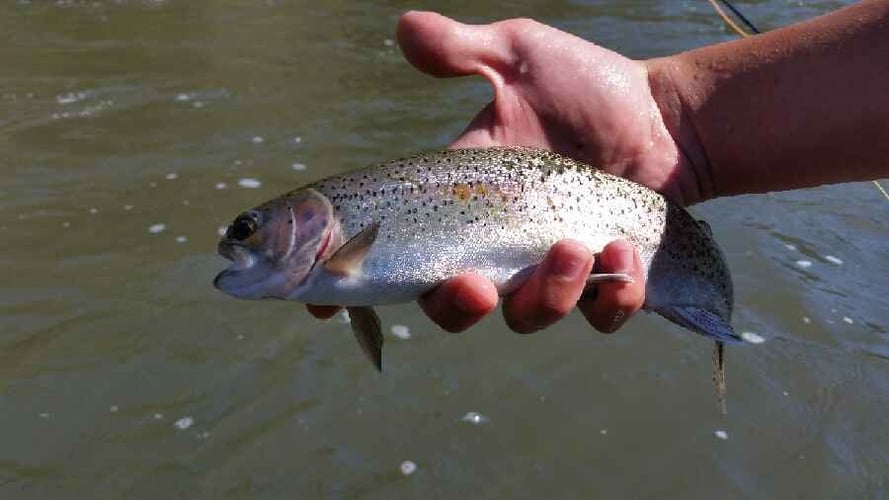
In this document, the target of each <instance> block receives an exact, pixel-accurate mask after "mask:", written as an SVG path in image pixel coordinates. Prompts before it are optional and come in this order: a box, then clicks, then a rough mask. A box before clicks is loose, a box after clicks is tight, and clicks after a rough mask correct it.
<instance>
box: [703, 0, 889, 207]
mask: <svg viewBox="0 0 889 500" xmlns="http://www.w3.org/2000/svg"><path fill="white" fill-rule="evenodd" d="M707 1H708V2H710V5H712V6H713V8H714V9H715V10H716V13H717V14H719V17H721V18H722V20H723V21H725V24H727V25H729V26H730V27H731V28H732V29H733V30H734V31H735V32H736V33H737V34H739V35H741V36H742V37H744V38H747V37H748V36H750V35H751V33H748V32H746V31H744V29H743V28H741V27H740V26H738V24H737V23H735V21H734V20H732V18H731V16H729V15H728V14H727V13H726V12H725V11H724V10H723V9H722V7H720V5H719V3H717V1H716V0H707ZM719 2H720V3H722V4H723V5H725V6H726V7H727V8H728V9H729V10H731V11H732V13H733V14H734V15H735V16H736V17H737V18H738V19H740V20H741V22H742V23H744V24H745V25H747V27H748V28H749V29H750V31H752V32H753V33H752V34H757V35H758V34H760V33H762V32H761V31H759V29H758V28H757V27H756V26H755V25H754V24H753V23H752V22H750V20H749V19H747V18H746V17H745V16H744V14H742V13H741V11H739V10H738V9H737V8H736V7H735V6H734V5H732V3H731V2H729V0H719ZM871 182H873V183H874V186H876V188H877V190H878V191H880V193H882V194H883V197H884V198H886V201H887V202H889V193H887V192H886V190H885V189H884V188H883V186H881V185H880V183H879V182H877V181H876V180H872V181H871Z"/></svg>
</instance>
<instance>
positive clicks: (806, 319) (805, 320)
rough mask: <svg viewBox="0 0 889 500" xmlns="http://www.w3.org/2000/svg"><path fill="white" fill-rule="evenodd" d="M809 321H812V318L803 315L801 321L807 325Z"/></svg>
mask: <svg viewBox="0 0 889 500" xmlns="http://www.w3.org/2000/svg"><path fill="white" fill-rule="evenodd" d="M811 322H812V318H810V317H808V316H803V323H805V324H807V325H808V324H810V323H811Z"/></svg>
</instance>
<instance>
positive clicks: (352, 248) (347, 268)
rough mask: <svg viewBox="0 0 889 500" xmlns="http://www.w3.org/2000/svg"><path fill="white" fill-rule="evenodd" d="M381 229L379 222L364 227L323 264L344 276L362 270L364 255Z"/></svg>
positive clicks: (329, 269) (331, 270)
mask: <svg viewBox="0 0 889 500" xmlns="http://www.w3.org/2000/svg"><path fill="white" fill-rule="evenodd" d="M379 230H380V224H379V223H377V222H374V223H372V224H370V225H368V226H367V227H365V228H364V229H362V230H361V231H360V232H359V233H358V234H356V235H355V236H353V237H352V238H351V239H350V240H349V241H347V242H346V243H345V244H343V246H341V247H339V248H338V249H337V251H336V252H334V254H333V255H331V256H330V258H329V259H327V261H325V262H324V264H322V265H323V266H324V269H326V270H328V271H330V272H332V273H334V274H340V275H343V276H351V275H353V274H355V273H357V272H358V271H360V270H361V264H362V262H364V257H366V256H367V252H368V251H370V247H371V245H373V242H374V241H375V240H376V239H377V233H378V232H379Z"/></svg>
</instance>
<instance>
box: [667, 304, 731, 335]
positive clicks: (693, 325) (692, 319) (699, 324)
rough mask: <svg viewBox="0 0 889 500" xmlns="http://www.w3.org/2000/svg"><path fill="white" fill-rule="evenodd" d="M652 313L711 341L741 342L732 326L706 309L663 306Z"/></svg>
mask: <svg viewBox="0 0 889 500" xmlns="http://www.w3.org/2000/svg"><path fill="white" fill-rule="evenodd" d="M654 312H656V313H658V314H660V315H661V316H663V317H665V318H667V319H668V320H670V321H672V322H673V323H676V324H677V325H679V326H681V327H683V328H688V329H689V330H691V331H693V332H695V333H699V334H701V335H703V336H705V337H710V338H711V339H713V340H717V341H719V342H728V343H733V344H735V343H738V342H743V339H742V338H741V336H740V335H738V334H737V333H735V330H734V329H733V328H732V325H730V324H728V323H726V322H725V321H724V320H723V319H722V318H720V317H719V316H717V315H716V314H713V313H712V312H710V311H708V310H706V309H702V308H700V307H695V306H664V307H656V308H654Z"/></svg>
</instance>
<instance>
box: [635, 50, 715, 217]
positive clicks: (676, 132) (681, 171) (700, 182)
mask: <svg viewBox="0 0 889 500" xmlns="http://www.w3.org/2000/svg"><path fill="white" fill-rule="evenodd" d="M643 64H644V65H645V67H646V68H647V70H648V84H649V87H650V89H651V96H652V98H653V99H654V102H655V104H656V105H657V108H658V110H659V111H660V117H661V120H663V125H664V127H665V128H666V130H667V132H668V133H669V134H670V136H671V137H672V139H673V142H674V143H675V145H676V148H677V149H678V151H677V160H676V166H675V173H674V174H673V176H674V178H673V179H672V182H673V183H674V186H675V187H674V189H673V191H675V192H678V196H679V198H680V200H679V201H680V202H682V203H683V204H684V205H692V204H695V203H699V202H702V201H706V200H708V199H710V198H715V197H716V196H718V193H717V192H716V189H715V183H714V178H713V169H712V166H711V164H710V160H709V157H708V155H707V151H706V148H705V147H704V144H703V142H702V140H701V134H699V133H698V129H697V125H696V123H695V119H694V113H693V110H692V108H691V106H689V104H688V103H689V101H690V96H689V92H691V91H692V89H691V87H692V86H691V85H690V83H689V81H688V80H689V76H688V75H690V74H691V71H690V69H689V68H687V67H685V66H684V65H683V63H682V62H680V61H679V60H678V59H677V58H676V57H662V58H656V59H649V60H647V61H643Z"/></svg>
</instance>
